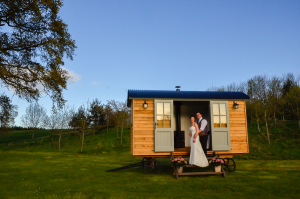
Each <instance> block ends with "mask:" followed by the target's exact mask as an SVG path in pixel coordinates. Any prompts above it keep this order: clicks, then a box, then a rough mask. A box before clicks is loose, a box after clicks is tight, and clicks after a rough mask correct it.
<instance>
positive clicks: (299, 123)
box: [297, 106, 300, 128]
mask: <svg viewBox="0 0 300 199" xmlns="http://www.w3.org/2000/svg"><path fill="white" fill-rule="evenodd" d="M297 115H298V121H299V122H298V125H299V126H298V127H299V128H300V115H299V107H298V106H297Z"/></svg>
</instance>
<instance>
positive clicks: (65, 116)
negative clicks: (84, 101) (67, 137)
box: [57, 105, 74, 150]
mask: <svg viewBox="0 0 300 199" xmlns="http://www.w3.org/2000/svg"><path fill="white" fill-rule="evenodd" d="M73 115H74V109H73V108H70V107H69V106H68V105H64V106H63V107H62V108H61V109H60V110H58V112H57V120H58V124H57V129H58V150H60V143H61V137H62V135H63V134H64V133H65V129H67V128H69V123H70V121H71V119H72V117H73Z"/></svg>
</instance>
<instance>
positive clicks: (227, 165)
mask: <svg viewBox="0 0 300 199" xmlns="http://www.w3.org/2000/svg"><path fill="white" fill-rule="evenodd" d="M235 168H236V164H235V162H234V160H233V159H232V158H224V166H223V169H224V170H228V171H229V172H234V171H235Z"/></svg>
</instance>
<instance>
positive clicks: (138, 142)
mask: <svg viewBox="0 0 300 199" xmlns="http://www.w3.org/2000/svg"><path fill="white" fill-rule="evenodd" d="M146 102H147V104H148V108H147V109H144V107H143V104H144V100H143V99H132V119H133V121H132V127H131V132H130V135H131V137H130V138H131V139H130V140H131V143H130V144H131V153H132V154H133V155H134V156H141V157H146V156H170V155H171V153H169V152H154V100H146ZM235 102H237V103H238V104H239V108H238V109H234V108H233V103H234V102H233V101H228V109H229V125H230V141H231V150H230V151H218V152H217V154H221V155H222V157H223V156H224V157H225V156H226V157H229V156H230V157H231V156H232V155H233V154H242V153H249V145H248V130H247V117H246V102H245V101H235ZM209 125H210V124H209ZM208 153H211V152H208ZM174 154H176V155H189V152H188V151H184V152H180V151H176V149H175V152H174Z"/></svg>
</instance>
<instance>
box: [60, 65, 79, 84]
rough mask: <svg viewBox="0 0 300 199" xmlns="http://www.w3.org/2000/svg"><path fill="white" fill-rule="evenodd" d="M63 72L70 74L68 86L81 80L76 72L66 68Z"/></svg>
mask: <svg viewBox="0 0 300 199" xmlns="http://www.w3.org/2000/svg"><path fill="white" fill-rule="evenodd" d="M62 69H63V70H66V71H67V72H68V76H69V79H68V84H73V83H76V82H78V81H79V80H80V79H81V76H80V75H78V74H76V73H75V72H74V71H72V70H69V69H67V68H66V67H62Z"/></svg>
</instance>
